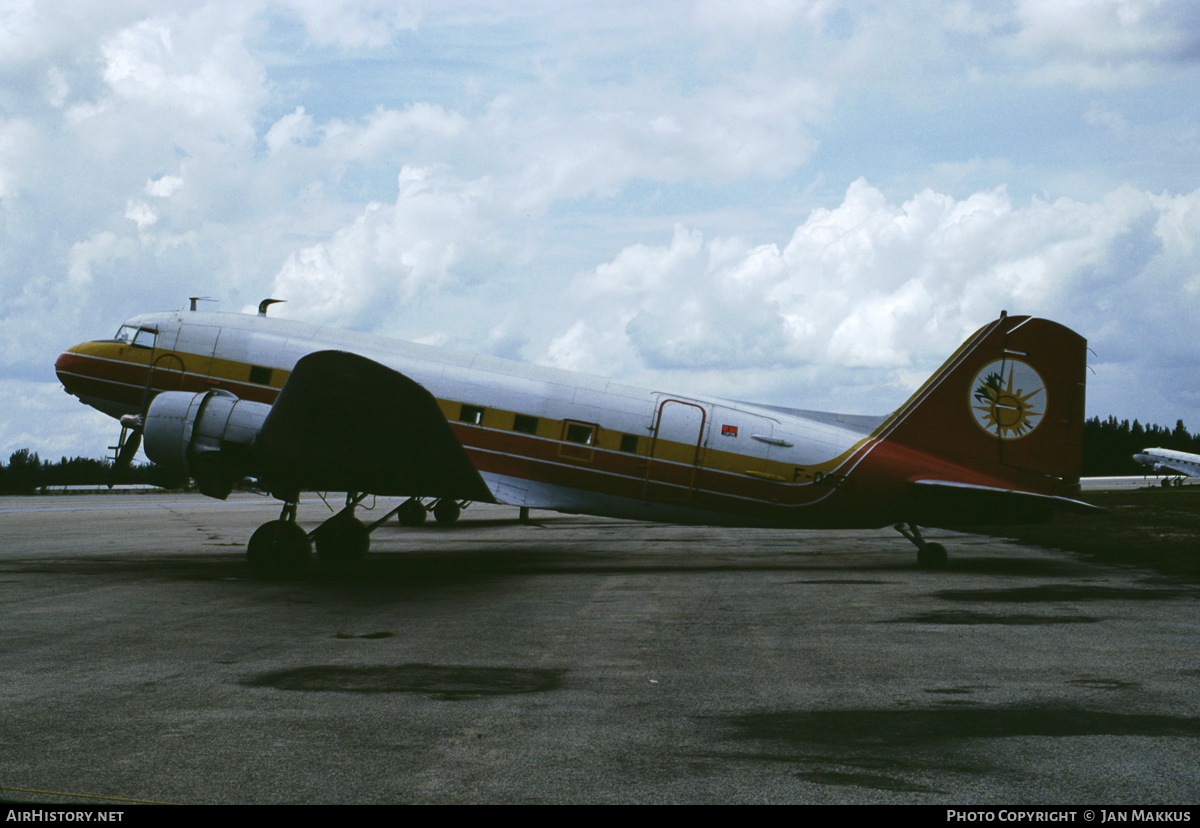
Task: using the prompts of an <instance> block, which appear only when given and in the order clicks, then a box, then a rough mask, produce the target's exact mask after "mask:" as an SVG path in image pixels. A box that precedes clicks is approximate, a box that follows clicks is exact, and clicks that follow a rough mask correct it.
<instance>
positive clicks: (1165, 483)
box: [1159, 477, 1171, 489]
mask: <svg viewBox="0 0 1200 828" xmlns="http://www.w3.org/2000/svg"><path fill="white" fill-rule="evenodd" d="M1159 485H1161V486H1162V487H1163V488H1164V489H1166V488H1168V487H1169V486H1170V485H1171V479H1170V478H1169V477H1164V478H1163V479H1162V483H1161V484H1159Z"/></svg>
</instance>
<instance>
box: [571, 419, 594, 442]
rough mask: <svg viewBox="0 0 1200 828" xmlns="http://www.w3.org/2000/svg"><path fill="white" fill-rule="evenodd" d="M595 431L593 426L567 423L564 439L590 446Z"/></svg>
mask: <svg viewBox="0 0 1200 828" xmlns="http://www.w3.org/2000/svg"><path fill="white" fill-rule="evenodd" d="M595 433H596V427H595V426H590V425H584V424H583V423H567V433H566V436H565V439H566V440H567V442H569V443H581V444H583V445H585V446H590V445H591V444H592V437H593V436H594V435H595Z"/></svg>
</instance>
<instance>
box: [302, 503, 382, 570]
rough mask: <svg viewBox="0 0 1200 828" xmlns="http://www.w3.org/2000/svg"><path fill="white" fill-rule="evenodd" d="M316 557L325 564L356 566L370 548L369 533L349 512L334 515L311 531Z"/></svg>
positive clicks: (345, 566)
mask: <svg viewBox="0 0 1200 828" xmlns="http://www.w3.org/2000/svg"><path fill="white" fill-rule="evenodd" d="M313 536H314V540H315V541H316V545H317V559H318V560H319V561H320V562H321V563H322V564H323V565H325V566H330V567H337V568H343V569H344V568H347V567H352V566H357V565H358V564H360V563H362V562H363V559H364V558H366V557H367V551H368V550H369V549H370V548H371V533H370V532H368V531H367V527H366V526H364V525H363V522H362V521H361V520H359V519H358V518H356V517H354V516H353V515H351V514H345V515H335V516H334V517H331V518H330V519H329V520H327V521H325V522H324V523H322V524H321V526H320V527H319V528H318V529H317V531H316V532H314V533H313Z"/></svg>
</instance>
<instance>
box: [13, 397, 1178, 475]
mask: <svg viewBox="0 0 1200 828" xmlns="http://www.w3.org/2000/svg"><path fill="white" fill-rule="evenodd" d="M1146 448H1168V449H1175V450H1176V451H1186V452H1190V453H1192V454H1200V434H1198V435H1192V434H1189V433H1188V430H1187V428H1186V427H1185V426H1184V424H1183V420H1178V421H1176V423H1175V428H1173V429H1169V428H1164V427H1163V426H1159V425H1145V426H1144V425H1142V424H1141V423H1139V422H1138V421H1137V420H1134V421H1133V422H1132V423H1130V422H1129V420H1118V419H1117V418H1116V417H1112V416H1110V417H1109V418H1108V419H1106V420H1101V419H1100V418H1099V417H1092V418H1091V419H1090V420H1088V421H1087V422H1085V423H1084V426H1083V476H1084V477H1104V476H1108V475H1128V474H1141V473H1143V472H1145V469H1143V468H1142V467H1141V466H1139V465H1138V464H1137V463H1135V462H1134V461H1133V455H1134V454H1136V453H1138V452H1140V451H1141V450H1142V449H1146ZM110 483H136V484H141V485H149V486H160V487H162V488H164V489H183V488H187V486H188V479H187V476H186V475H185V474H183V473H182V472H178V471H173V470H171V469H168V468H165V467H163V466H157V465H154V464H152V463H150V464H145V465H134V466H130V467H129V468H128V469H126V470H124V471H123V472H120V473H114V471H113V466H112V461H110V460H97V459H95V458H92V457H72V458H70V459H68V458H66V457H64V458H62V459H61V460H59V461H58V462H57V463H54V462H50V461H48V460H42V459H41V458H39V457H38V455H37V452H31V451H30V450H29V449H20V450H18V451H15V452H13V453H12V455H11V456H10V457H9V458H8V463H7V465H4V464H0V494H33V493H34V492H36V491H37V490H39V489H41V488H45V487H55V486H89V485H90V486H104V485H108V484H110Z"/></svg>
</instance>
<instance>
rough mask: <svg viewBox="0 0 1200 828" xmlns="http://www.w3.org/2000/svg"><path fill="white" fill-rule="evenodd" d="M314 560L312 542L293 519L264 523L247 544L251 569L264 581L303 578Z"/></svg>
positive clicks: (247, 555) (255, 575) (248, 561)
mask: <svg viewBox="0 0 1200 828" xmlns="http://www.w3.org/2000/svg"><path fill="white" fill-rule="evenodd" d="M311 560H312V543H311V542H310V541H309V540H308V535H306V534H305V532H304V530H303V529H301V528H300V527H299V526H297V525H296V524H295V523H293V522H291V521H290V520H273V521H271V522H270V523H264V524H263V525H262V526H260V527H258V529H256V530H255V531H254V534H253V535H251V536H250V543H248V544H246V562H247V563H249V564H250V573H251V574H252V575H253V576H254V577H255V578H257V579H259V580H260V581H288V580H291V579H293V578H299V577H300V576H301V575H303V574H304V573H305V571H306V570H307V569H308V564H309V562H310V561H311Z"/></svg>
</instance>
